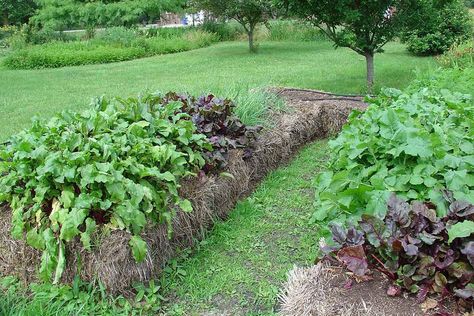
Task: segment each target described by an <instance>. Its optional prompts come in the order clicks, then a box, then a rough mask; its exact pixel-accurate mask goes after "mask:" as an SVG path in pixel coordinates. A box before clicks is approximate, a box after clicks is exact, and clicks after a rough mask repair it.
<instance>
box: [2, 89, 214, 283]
mask: <svg viewBox="0 0 474 316" xmlns="http://www.w3.org/2000/svg"><path fill="white" fill-rule="evenodd" d="M161 101H162V97H161V96H159V95H152V94H147V95H144V96H142V97H140V98H138V99H133V98H131V99H126V100H115V101H112V102H109V101H108V100H106V99H97V100H96V101H95V102H94V104H93V107H92V108H91V109H90V110H88V111H85V112H83V113H80V114H79V113H69V112H65V113H62V114H60V115H58V116H56V117H54V118H53V119H52V120H51V121H50V122H49V123H47V124H43V123H41V122H39V121H36V122H35V123H34V125H33V127H32V128H30V129H28V130H25V131H23V132H21V133H19V134H18V135H15V136H13V137H12V138H11V139H10V141H9V143H8V144H7V145H5V146H2V148H1V149H0V158H1V159H2V161H1V164H0V174H2V177H1V179H0V192H1V193H0V201H4V202H8V203H9V205H10V206H11V209H12V234H13V236H14V237H15V238H23V237H25V238H26V241H27V243H28V244H29V245H31V246H32V247H34V248H36V249H38V250H41V251H42V252H43V254H42V263H41V267H40V275H41V277H42V278H43V279H45V280H48V279H50V278H51V276H52V275H54V283H56V282H58V281H59V280H60V278H61V275H62V272H63V270H64V268H65V263H66V258H65V250H66V249H65V245H66V243H67V242H70V241H71V240H73V239H75V238H80V240H81V241H82V244H83V246H84V248H86V249H91V244H92V243H91V238H92V236H93V234H94V231H96V230H97V226H99V225H104V226H106V227H108V228H109V229H112V230H115V229H120V230H126V231H128V232H130V233H131V235H132V237H131V239H130V246H131V249H132V253H133V256H134V257H135V259H136V260H137V261H142V260H144V258H145V256H146V253H147V249H146V243H145V242H144V241H143V240H142V239H141V238H140V233H141V232H142V231H143V229H144V228H145V226H146V225H147V224H153V223H167V224H168V227H169V232H170V233H171V220H172V218H173V215H174V214H175V212H176V211H177V209H182V210H183V211H191V210H192V206H191V203H190V202H189V201H188V200H183V199H182V198H180V197H179V195H178V188H179V180H180V179H181V178H182V177H185V176H188V175H192V174H193V173H195V172H197V171H199V170H200V169H201V167H202V166H203V165H204V163H205V161H204V158H203V156H202V152H203V151H206V150H211V149H212V147H211V145H210V144H209V142H208V141H207V139H206V136H205V135H202V134H199V133H198V132H197V131H196V127H195V125H194V124H193V122H192V121H191V117H190V116H189V115H188V114H186V113H183V112H182V107H183V104H182V103H181V102H167V103H166V104H164V103H162V102H161Z"/></svg>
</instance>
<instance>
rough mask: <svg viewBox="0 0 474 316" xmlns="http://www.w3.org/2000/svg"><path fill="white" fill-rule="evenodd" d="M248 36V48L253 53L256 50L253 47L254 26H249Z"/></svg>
mask: <svg viewBox="0 0 474 316" xmlns="http://www.w3.org/2000/svg"><path fill="white" fill-rule="evenodd" d="M248 36H249V50H250V52H251V53H255V52H256V49H255V44H254V38H253V36H254V28H250V30H249V31H248Z"/></svg>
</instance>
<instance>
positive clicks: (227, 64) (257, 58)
mask: <svg viewBox="0 0 474 316" xmlns="http://www.w3.org/2000/svg"><path fill="white" fill-rule="evenodd" d="M375 62H376V81H377V87H378V88H380V87H381V86H390V87H399V88H402V87H404V86H406V85H407V84H408V83H409V81H410V80H411V79H413V77H414V70H415V69H419V70H421V71H424V70H426V69H427V68H431V67H434V65H435V62H434V60H433V59H432V58H420V57H413V56H411V55H409V54H408V53H407V52H406V51H405V48H404V46H403V45H401V44H399V43H390V44H388V45H387V47H386V53H384V54H380V55H377V56H376V59H375ZM0 78H1V80H0V140H5V139H6V138H7V137H8V136H9V135H11V134H12V133H14V132H17V131H19V130H20V129H22V128H24V127H26V126H28V125H29V124H30V120H31V117H33V116H39V117H41V118H48V117H51V116H52V115H53V114H54V113H57V112H58V111H61V110H81V109H84V108H86V107H87V106H88V104H89V101H90V99H91V98H92V97H94V96H98V95H104V94H105V95H108V96H123V97H127V96H132V95H137V94H138V93H140V92H141V91H143V90H144V89H150V90H161V91H167V90H179V91H189V92H192V93H200V92H204V91H213V92H217V93H218V94H224V93H225V92H226V90H229V89H232V88H234V87H236V86H240V87H242V86H243V87H245V88H247V90H248V89H250V88H254V87H261V86H268V85H279V86H293V87H301V88H314V89H322V90H327V91H332V92H338V93H361V92H364V91H365V61H364V58H363V57H361V56H359V55H357V54H355V53H354V52H352V51H350V50H348V49H343V48H341V49H337V50H334V48H333V47H332V44H331V43H330V42H327V41H319V42H309V43H302V42H291V43H290V42H262V43H260V50H259V54H256V55H252V54H249V53H248V52H247V47H246V43H244V42H227V43H220V44H217V45H214V46H211V47H208V48H203V49H199V50H194V51H189V52H184V53H179V54H172V55H164V56H155V57H150V58H144V59H139V60H133V61H128V62H121V63H113V64H104V65H89V66H79V67H66V68H60V69H42V70H6V69H0Z"/></svg>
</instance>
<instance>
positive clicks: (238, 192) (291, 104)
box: [0, 89, 366, 293]
mask: <svg viewBox="0 0 474 316" xmlns="http://www.w3.org/2000/svg"><path fill="white" fill-rule="evenodd" d="M276 92H277V93H279V94H280V95H281V96H282V97H283V98H285V99H286V100H287V104H288V108H289V109H288V111H287V112H286V113H274V114H273V116H274V124H273V127H272V128H267V129H264V130H263V131H262V133H261V135H260V137H259V139H258V140H257V143H256V146H255V148H256V150H255V153H254V155H253V157H252V158H251V159H248V160H243V159H242V152H240V151H234V152H232V153H231V159H230V164H229V167H228V170H226V172H228V173H230V174H232V175H233V177H217V176H211V177H208V178H205V179H202V178H201V179H198V178H193V179H187V180H185V181H183V183H182V189H181V194H182V196H183V197H185V198H188V199H190V200H191V202H192V204H193V207H194V211H193V212H192V213H178V215H177V216H176V218H175V219H174V220H173V236H172V238H171V239H169V238H168V235H167V228H166V226H165V225H161V226H155V227H149V228H148V229H147V230H146V232H145V233H144V234H143V236H142V237H143V239H144V240H145V241H146V242H147V244H148V255H147V258H146V260H145V261H144V262H143V263H140V264H137V263H135V261H134V259H133V257H132V256H131V253H130V250H129V246H128V240H129V234H128V233H126V232H123V231H113V232H112V233H111V234H109V235H107V236H100V237H99V240H98V242H97V246H96V247H95V248H94V250H93V251H91V252H88V251H85V250H84V249H82V248H81V246H80V244H79V243H78V242H75V243H72V244H71V245H68V246H67V258H68V259H67V269H66V271H65V273H64V276H63V280H62V282H65V283H68V282H71V281H72V280H73V278H74V276H75V275H76V274H79V275H80V277H81V278H82V279H83V280H85V281H93V280H94V279H96V278H98V279H99V280H100V281H101V282H102V283H103V284H104V285H105V286H106V288H107V289H108V291H110V292H111V293H127V290H129V289H130V286H131V285H132V284H133V283H134V282H144V281H147V280H150V279H152V278H154V277H157V276H158V275H159V274H160V272H161V269H162V267H163V266H164V264H165V263H166V262H167V261H168V260H169V259H170V258H172V257H173V256H174V255H175V254H176V250H177V249H183V248H188V247H192V246H193V244H194V242H195V240H197V239H201V238H203V235H204V232H205V231H206V230H207V229H209V228H210V227H211V226H212V224H213V222H214V221H215V220H216V219H225V218H226V216H227V215H228V214H229V212H230V211H231V210H232V209H233V207H234V206H235V203H236V202H237V201H238V200H239V199H242V198H243V197H245V196H246V195H248V194H249V193H250V192H252V190H253V189H254V188H255V187H256V185H257V184H258V183H259V182H260V181H261V180H262V179H263V178H264V177H265V176H266V175H267V174H268V173H269V172H270V171H272V170H274V169H276V168H278V167H279V166H282V165H283V164H285V163H287V162H288V161H289V159H291V157H293V156H294V155H295V154H296V153H297V151H298V149H299V148H300V147H301V146H303V145H305V144H307V143H308V142H310V141H312V140H315V139H321V138H325V137H328V136H329V135H332V134H335V133H337V132H338V131H340V129H341V128H342V126H343V125H344V124H345V122H346V120H347V117H348V115H349V114H350V112H351V111H352V109H354V108H357V109H362V110H363V109H365V107H366V105H365V104H364V103H363V102H362V98H360V97H342V96H335V95H331V94H326V93H321V92H318V91H310V90H297V89H279V90H276ZM10 219H11V213H10V211H9V210H8V208H7V207H4V209H3V210H2V211H0V275H16V276H18V277H19V278H20V279H22V280H23V281H25V282H31V281H35V280H36V273H35V271H36V270H37V268H38V266H39V263H40V253H39V252H38V251H36V250H34V249H32V248H30V247H29V246H27V245H26V244H25V243H24V242H23V241H17V240H13V239H12V238H11V235H10Z"/></svg>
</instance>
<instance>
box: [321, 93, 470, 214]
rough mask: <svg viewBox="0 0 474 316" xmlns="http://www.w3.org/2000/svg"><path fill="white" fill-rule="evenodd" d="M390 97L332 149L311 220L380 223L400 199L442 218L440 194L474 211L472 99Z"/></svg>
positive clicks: (359, 117)
mask: <svg viewBox="0 0 474 316" xmlns="http://www.w3.org/2000/svg"><path fill="white" fill-rule="evenodd" d="M407 91H408V92H406V93H402V92H401V91H398V90H385V91H384V93H383V94H382V95H381V96H380V97H377V98H376V99H374V100H371V102H372V105H371V106H369V108H368V109H367V111H365V112H364V113H359V112H356V113H353V114H352V115H351V117H350V119H349V124H348V125H346V126H345V127H344V129H343V131H342V133H341V134H340V136H339V137H338V138H337V139H335V140H333V141H331V142H330V146H331V148H332V152H333V153H334V155H333V158H332V161H331V163H330V171H328V172H325V173H322V174H320V175H319V176H318V178H317V179H316V189H317V196H316V200H317V202H316V210H315V213H314V216H313V220H315V221H320V220H325V219H335V218H337V219H338V220H339V221H341V222H343V221H344V220H345V217H346V216H356V217H358V218H360V217H361V216H362V215H363V214H368V215H372V216H375V217H378V218H379V219H383V218H384V217H385V212H386V207H385V205H386V203H387V200H388V198H389V197H390V195H391V192H395V193H396V194H397V195H398V196H400V197H401V198H403V199H408V200H420V201H430V202H431V203H433V204H434V205H436V213H437V216H439V217H445V216H446V215H447V214H448V209H447V207H446V206H445V203H444V200H443V197H442V190H443V189H444V188H447V189H448V190H450V191H451V192H453V195H454V198H455V199H456V200H461V201H467V202H469V203H474V115H473V113H474V104H473V103H472V102H471V96H469V95H464V94H459V93H451V92H449V91H447V90H438V89H430V88H417V89H413V88H412V89H408V90H407Z"/></svg>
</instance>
